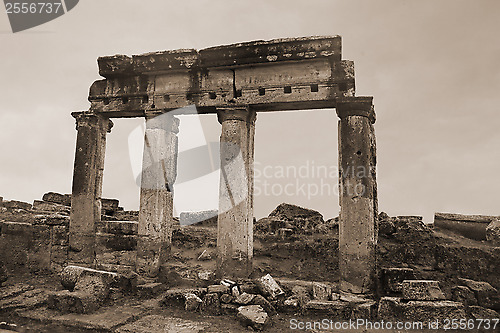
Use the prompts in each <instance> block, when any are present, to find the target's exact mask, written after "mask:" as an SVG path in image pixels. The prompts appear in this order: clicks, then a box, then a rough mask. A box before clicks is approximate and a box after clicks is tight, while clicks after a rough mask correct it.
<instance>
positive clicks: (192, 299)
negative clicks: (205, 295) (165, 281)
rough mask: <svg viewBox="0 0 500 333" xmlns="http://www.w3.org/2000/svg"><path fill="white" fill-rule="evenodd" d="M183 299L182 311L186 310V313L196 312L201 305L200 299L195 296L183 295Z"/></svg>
mask: <svg viewBox="0 0 500 333" xmlns="http://www.w3.org/2000/svg"><path fill="white" fill-rule="evenodd" d="M184 298H185V300H184V309H186V310H187V311H197V310H198V309H199V307H200V306H201V304H202V303H203V301H202V300H201V298H199V297H198V296H196V295H195V294H191V293H186V294H185V295H184Z"/></svg>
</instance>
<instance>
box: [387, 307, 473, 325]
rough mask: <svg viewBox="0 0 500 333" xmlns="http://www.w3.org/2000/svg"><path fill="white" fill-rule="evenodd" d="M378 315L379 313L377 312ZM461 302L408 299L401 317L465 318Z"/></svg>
mask: <svg viewBox="0 0 500 333" xmlns="http://www.w3.org/2000/svg"><path fill="white" fill-rule="evenodd" d="M379 316H380V313H379ZM466 318H467V316H466V314H465V310H464V306H463V304H462V303H458V302H452V301H409V302H408V303H406V304H404V307H403V319H404V320H411V321H422V322H429V321H436V320H437V321H438V322H439V323H440V324H443V323H444V321H445V320H453V319H456V320H457V321H460V320H461V319H466Z"/></svg>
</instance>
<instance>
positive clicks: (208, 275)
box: [198, 271, 215, 282]
mask: <svg viewBox="0 0 500 333" xmlns="http://www.w3.org/2000/svg"><path fill="white" fill-rule="evenodd" d="M198 279H200V280H202V281H207V282H210V281H213V280H214V279H215V274H214V272H212V271H201V272H198Z"/></svg>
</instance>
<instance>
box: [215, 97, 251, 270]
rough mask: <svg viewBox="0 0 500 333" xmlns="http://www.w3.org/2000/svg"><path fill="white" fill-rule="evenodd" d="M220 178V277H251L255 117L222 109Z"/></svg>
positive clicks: (248, 112) (219, 112) (245, 111)
mask: <svg viewBox="0 0 500 333" xmlns="http://www.w3.org/2000/svg"><path fill="white" fill-rule="evenodd" d="M217 117H218V120H219V122H220V123H221V124H222V134H221V137H220V151H221V152H220V155H221V156H220V159H221V170H220V172H221V176H220V187H219V216H218V223H217V272H216V273H217V276H218V277H221V278H222V277H232V278H238V277H248V276H249V275H250V274H251V272H252V260H253V173H254V171H253V160H254V135H255V119H256V113H255V111H253V110H250V109H248V108H242V107H239V108H236V107H235V108H221V109H218V110H217Z"/></svg>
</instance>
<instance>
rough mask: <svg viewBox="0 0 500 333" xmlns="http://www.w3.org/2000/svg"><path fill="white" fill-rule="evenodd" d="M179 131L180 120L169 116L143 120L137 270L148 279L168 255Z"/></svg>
mask: <svg viewBox="0 0 500 333" xmlns="http://www.w3.org/2000/svg"><path fill="white" fill-rule="evenodd" d="M178 132H179V119H177V118H175V117H173V116H172V115H169V114H163V115H160V116H157V117H154V118H151V119H147V121H146V131H145V135H144V154H143V162H142V163H143V164H142V176H141V198H140V207H139V226H138V228H139V230H138V240H137V262H136V270H137V272H138V273H139V274H142V275H145V276H148V277H155V276H157V275H158V273H159V271H160V267H161V265H162V264H163V263H165V262H166V261H167V258H168V257H169V255H170V248H171V243H172V229H173V225H174V219H173V183H174V181H175V178H176V176H177V149H178V139H177V133H178Z"/></svg>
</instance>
